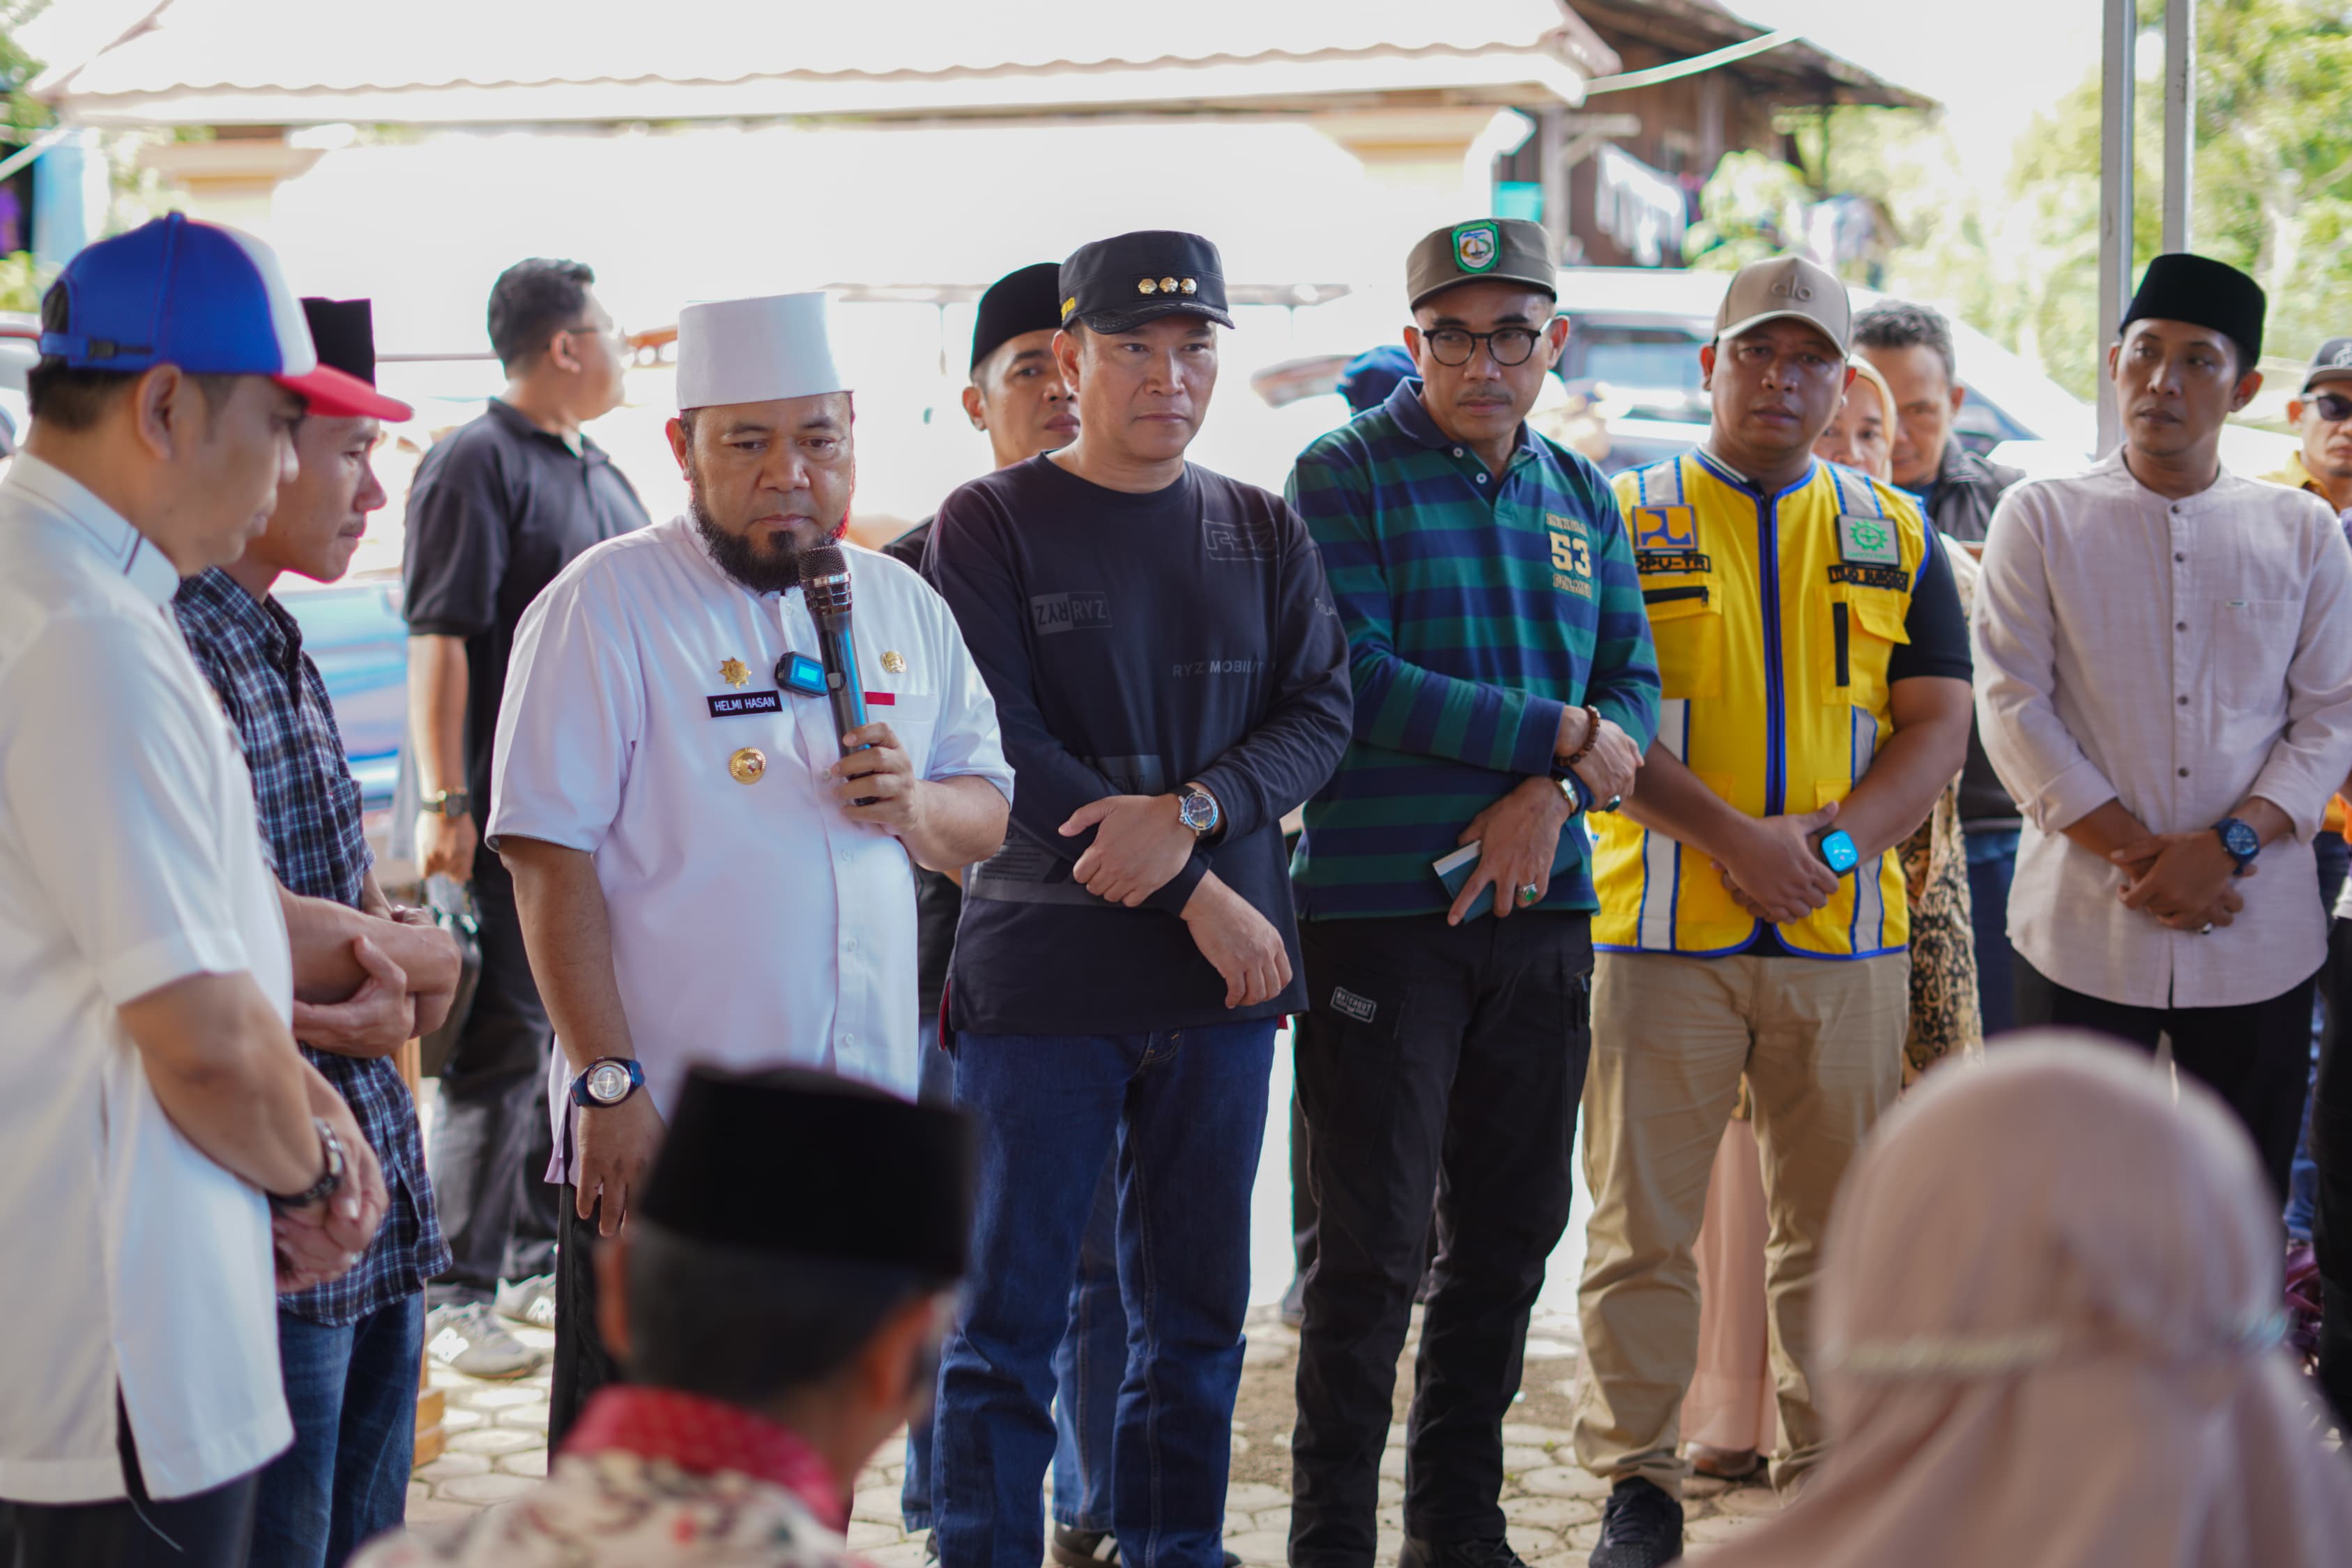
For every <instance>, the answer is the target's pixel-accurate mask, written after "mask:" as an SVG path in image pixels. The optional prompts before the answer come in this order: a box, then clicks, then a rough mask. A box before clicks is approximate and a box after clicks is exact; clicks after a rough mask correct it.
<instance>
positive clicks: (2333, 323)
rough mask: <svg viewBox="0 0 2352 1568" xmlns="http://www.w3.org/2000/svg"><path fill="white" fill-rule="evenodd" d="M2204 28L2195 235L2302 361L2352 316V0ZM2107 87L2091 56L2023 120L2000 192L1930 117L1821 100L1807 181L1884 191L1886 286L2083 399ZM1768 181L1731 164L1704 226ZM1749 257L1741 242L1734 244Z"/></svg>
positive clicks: (2149, 174) (2160, 118) (2143, 178)
mask: <svg viewBox="0 0 2352 1568" xmlns="http://www.w3.org/2000/svg"><path fill="white" fill-rule="evenodd" d="M2163 17H2164V6H2163V0H2140V19H2141V23H2142V25H2143V26H2144V27H2146V28H2147V29H2148V31H2147V32H2146V33H2144V34H2143V36H2142V39H2141V47H2140V54H2141V58H2142V60H2143V63H2144V68H2143V73H2142V76H2141V78H2140V80H2139V83H2138V92H2137V104H2136V110H2137V113H2136V120H2135V130H2136V135H2135V139H2134V141H2135V150H2136V160H2135V170H2134V189H2135V196H2136V200H2135V203H2134V214H2133V215H2134V225H2133V226H2134V247H2135V254H2136V255H2137V259H2138V265H2139V266H2142V267H2144V266H2146V265H2147V260H2148V258H2149V257H2151V256H2155V255H2156V254H2157V252H2158V249H2160V248H2161V243H2162V232H2163V225H2162V211H2163V195H2162V181H2163V146H2164V98H2163V86H2162V81H2161V78H2160V77H2159V76H2158V75H2157V74H2156V72H2155V71H2154V70H2153V68H2152V67H2153V63H2154V62H2155V61H2156V60H2157V59H2158V58H2159V57H2160V55H2161V47H2162V45H2161V37H2162V34H2161V27H2162V23H2163ZM2197 37H2198V42H2197V97H2198V106H2197V161H2196V203H2195V209H2194V212H2193V213H2192V214H2191V220H2190V234H2191V243H2192V244H2193V245H2194V246H2195V247H2196V248H2197V249H2198V250H2200V251H2202V252H2204V253H2205V254H2207V255H2209V256H2218V257H2220V258H2221V259H2222V260H2224V261H2227V262H2230V263H2231V264H2232V265H2233V266H2237V267H2244V268H2245V269H2246V270H2247V271H2248V272H2251V273H2252V274H2253V276H2254V277H2256V278H2258V279H2260V280H2261V282H2262V284H2263V287H2264V288H2265V289H2267V290H2268V291H2269V293H2270V299H2271V316H2270V329H2269V333H2268V340H2269V341H2268V348H2269V351H2270V355H2271V356H2274V357H2275V358H2276V359H2278V360H2279V361H2295V360H2298V359H2302V358H2307V357H2308V356H2309V355H2310V353H2311V352H2312V350H2314V349H2315V348H2316V347H2317V346H2318V343H2319V341H2320V340H2322V339H2324V338H2326V337H2329V336H2332V335H2336V334H2340V333H2344V332H2347V331H2352V0H2200V4H2199V5H2198V17H2197ZM2099 88H2100V83H2099V78H2098V75H2097V73H2096V72H2093V73H2092V74H2091V75H2090V76H2089V77H2087V78H2085V79H2084V82H2083V83H2082V84H2081V85H2080V86H2078V87H2077V88H2075V89H2074V91H2072V92H2070V93H2068V94H2066V95H2065V96H2064V97H2063V98H2062V99H2059V100H2058V101H2057V102H2056V103H2054V104H2052V105H2051V106H2049V107H2048V108H2047V109H2045V110H2042V112H2040V113H2038V114H2036V115H2035V116H2033V118H2032V120H2030V121H2029V122H2027V123H2026V124H2024V125H2023V126H2021V129H2020V134H2019V136H2018V139H2017V150H2016V154H2015V160H2014V162H2013V165H2012V167H2011V172H2010V175H2009V178H2008V181H2007V183H2006V184H2005V186H2003V187H2002V188H2000V189H1998V190H1994V191H1985V190H1980V189H1978V188H1976V187H1975V186H1974V185H1972V184H1971V183H1970V182H1969V180H1968V179H1967V178H1966V177H1965V176H1964V174H1963V173H1962V172H1961V170H1960V166H1959V162H1958V158H1957V156H1956V150H1955V149H1954V148H1953V146H1952V143H1951V139H1950V137H1949V135H1948V133H1947V132H1946V131H1945V130H1944V129H1943V127H1942V126H1941V125H1940V124H1938V123H1937V122H1936V121H1935V120H1933V119H1932V118H1931V117H1928V116H1926V115H1921V114H1916V113H1913V112H1910V111H1906V110H1880V109H1863V108H1846V109H1840V110H1834V111H1832V113H1831V114H1829V115H1828V116H1826V117H1823V116H1821V115H1818V114H1816V113H1812V112H1810V111H1808V112H1806V113H1804V114H1803V115H1801V116H1797V117H1792V118H1791V120H1790V122H1789V124H1788V125H1787V126H1785V127H1784V129H1786V130H1788V131H1790V132H1791V133H1792V134H1793V135H1794V137H1795V139H1796V141H1797V143H1798V145H1799V148H1800V149H1801V153H1802V155H1803V157H1804V159H1805V162H1806V163H1807V165H1808V172H1807V175H1806V176H1805V182H1806V183H1807V185H1808V187H1809V189H1810V190H1811V192H1812V193H1816V194H1825V193H1828V192H1830V191H1832V190H1834V191H1842V192H1852V193H1856V194H1860V195H1866V196H1871V197H1874V198H1876V199H1877V200H1878V201H1879V202H1880V203H1881V204H1882V205H1883V206H1884V207H1885V209H1886V210H1887V211H1888V213H1889V214H1891V215H1892V216H1893V218H1894V220H1895V226H1896V228H1897V229H1898V231H1899V232H1900V243H1899V244H1898V245H1897V246H1896V247H1895V250H1894V252H1893V254H1892V255H1891V256H1889V258H1888V261H1887V271H1886V277H1885V287H1887V288H1888V289H1890V290H1892V291H1895V292H1898V293H1905V294H1911V295H1916V296H1917V297H1919V298H1930V299H1936V300H1940V301H1942V302H1944V303H1946V304H1948V305H1949V306H1951V307H1952V308H1956V309H1958V311H1959V313H1960V314H1961V315H1962V316H1964V317H1965V318H1966V319H1968V320H1969V322H1970V323H1972V324H1973V325H1975V326H1976V327H1977V328H1978V329H1979V330H1982V331H1984V332H1986V333H1988V334H1989V335H1990V336H1991V337H1993V338H1994V339H1996V340H1999V341H2000V342H2002V343H2005V344H2007V345H2008V346H2009V347H2010V348H2011V349H2014V350H2017V351H2018V352H2019V353H2021V354H2023V355H2024V356H2025V357H2027V358H2028V359H2031V360H2034V361H2038V362H2040V363H2041V364H2042V367H2043V368H2044V370H2046V371H2048V372H2049V374H2050V375H2051V376H2052V377H2053V379H2054V380H2056V381H2057V382H2060V383H2061V384H2062V385H2063V386H2065V387H2066V388H2067V389H2068V390H2069V391H2071V392H2075V393H2077V394H2078V395H2080V396H2083V397H2085V398H2088V397H2090V396H2091V395H2092V394H2093V393H2094V392H2095V390H2096V386H2097V380H2098V375H2099V371H2100V366H2101V364H2102V361H2103V360H2104V358H2105V354H2104V350H2105V345H2104V344H2102V343H2101V342H2099V340H2098V336H2099V334H2098V327H2097V316H2098V278H2097V262H2098V254H2099V232H2098V231H2099ZM1763 183H1764V182H1763V180H1762V178H1761V177H1760V176H1759V174H1758V172H1756V171H1753V170H1748V169H1736V168H1734V167H1733V165H1732V163H1731V161H1730V160H1728V159H1727V160H1726V161H1725V165H1724V168H1723V169H1722V170H1721V171H1719V172H1718V173H1717V178H1716V180H1715V181H1714V182H1710V183H1709V186H1708V189H1707V190H1706V193H1703V194H1702V197H1701V206H1702V210H1703V212H1704V213H1705V214H1706V217H1707V218H1708V219H1709V220H1711V222H1712V221H1713V220H1715V219H1716V218H1717V199H1718V191H1717V186H1718V185H1720V186H1721V187H1722V189H1721V192H1720V197H1719V199H1720V202H1721V204H1722V208H1723V211H1724V213H1725V214H1726V218H1725V220H1724V221H1723V222H1722V223H1719V224H1714V225H1713V226H1710V227H1709V228H1707V229H1706V231H1705V232H1704V236H1703V237H1705V238H1706V239H1707V240H1709V241H1711V242H1712V241H1719V240H1730V239H1734V238H1736V237H1738V236H1739V235H1741V233H1742V232H1743V231H1742V230H1740V228H1739V226H1738V224H1737V223H1735V222H1733V221H1731V220H1730V216H1729V214H1733V213H1735V212H1745V213H1749V214H1753V213H1756V212H1759V211H1767V210H1778V206H1777V205H1775V206H1773V207H1769V208H1768V207H1758V206H1743V205H1741V202H1742V199H1743V196H1746V195H1748V194H1752V193H1756V192H1758V191H1759V190H1760V189H1762V187H1763ZM1786 199H1787V198H1786V197H1785V196H1783V197H1780V198H1779V201H1780V203H1782V204H1784V203H1785V201H1786ZM1747 221H1748V225H1749V227H1750V228H1751V229H1752V228H1754V227H1755V226H1756V225H1754V222H1753V219H1752V218H1750V219H1748V220H1747ZM1737 254H1738V253H1737V251H1736V250H1733V249H1731V248H1729V247H1728V246H1727V248H1726V256H1725V258H1726V259H1727V260H1730V258H1731V256H1734V255H1737ZM1741 259H1746V258H1745V257H1744V256H1743V257H1741ZM1731 264H1732V265H1738V262H1737V261H1732V263H1731Z"/></svg>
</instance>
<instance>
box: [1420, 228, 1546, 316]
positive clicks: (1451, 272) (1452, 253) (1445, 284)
mask: <svg viewBox="0 0 2352 1568" xmlns="http://www.w3.org/2000/svg"><path fill="white" fill-rule="evenodd" d="M1496 282H1500V283H1524V284H1526V285H1527V286H1528V287H1530V288H1540V289H1542V290H1543V291H1544V292H1545V293H1546V294H1549V295H1550V296H1551V297H1552V298H1555V299H1557V298H1559V263H1558V262H1557V261H1555V260H1553V259H1552V250H1551V236H1550V235H1548V234H1546V233H1544V231H1543V225H1541V224H1532V223H1529V222H1528V220H1527V219H1525V218H1475V219H1473V220H1472V221H1471V222H1469V223H1466V224H1453V225H1448V226H1447V227H1444V228H1442V229H1437V230H1435V231H1433V232H1432V233H1430V234H1426V235H1423V236H1422V237H1421V241H1420V243H1419V244H1417V245H1415V246H1413V247H1412V254H1411V255H1410V256H1406V257H1405V262H1404V291H1405V296H1406V298H1407V299H1408V300H1409V301H1410V302H1411V304H1412V308H1413V309H1415V310H1418V309H1420V308H1421V307H1422V304H1423V301H1424V300H1427V299H1428V298H1431V297H1432V296H1433V295H1437V294H1443V293H1444V292H1445V290H1447V289H1449V288H1452V287H1456V286H1457V285H1460V284H1465V283H1496Z"/></svg>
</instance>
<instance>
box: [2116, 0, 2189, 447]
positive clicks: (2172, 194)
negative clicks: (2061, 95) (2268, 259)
mask: <svg viewBox="0 0 2352 1568" xmlns="http://www.w3.org/2000/svg"><path fill="white" fill-rule="evenodd" d="M2103 5H2104V7H2105V18H2106V25H2105V47H2104V48H2103V49H2102V50H2101V55H2100V82H2099V345H2098V346H2099V347H2100V349H2102V350H2105V348H2106V347H2107V346H2108V345H2109V344H2111V343H2113V342H2115V341H2116V339H2117V338H2118V337H2119V336H2120V334H2121V331H2122V323H2123V318H2124V310H2125V308H2126V306H2127V305H2128V304H2129V302H2130V300H2131V296H2132V278H2133V274H2134V271H2135V264H2136V262H2137V257H2136V256H2134V255H2133V253H2132V214H2133V192H2132V154H2133V140H2134V139H2133V113H2134V110H2135V108H2136V102H2137V97H2138V90H2139V7H2138V5H2137V0H2103ZM2196 155H2197V0H2165V5H2164V186H2163V197H2164V238H2163V246H2164V248H2165V249H2166V250H2167V251H2177V250H2187V249H2188V248H2189V235H2190V216H2191V213H2192V210H2193V206H2194V202H2195V196H2196V162H2197V156H2196ZM2122 440H2123V428H2122V423H2121V420H2120V418H2119V416H2118V414H2117V412H2116V394H2115V386H2114V383H2112V382H2109V381H2108V380H2107V378H2106V376H2105V373H2104V372H2103V373H2102V374H2101V375H2100V377H2099V451H2100V453H2101V455H2105V454H2106V453H2109V452H2112V451H2114V450H2115V449H2116V446H2117V445H2118V444H2121V442H2122Z"/></svg>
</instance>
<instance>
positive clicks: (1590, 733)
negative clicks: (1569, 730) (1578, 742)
mask: <svg viewBox="0 0 2352 1568" xmlns="http://www.w3.org/2000/svg"><path fill="white" fill-rule="evenodd" d="M1584 717H1585V724H1584V744H1583V745H1582V746H1580V747H1577V748H1576V750H1575V751H1574V752H1572V753H1571V754H1570V756H1569V758H1568V761H1567V764H1566V766H1568V767H1570V768H1573V767H1575V766H1576V765H1577V764H1578V763H1580V762H1581V761H1583V760H1584V759H1585V758H1587V757H1589V756H1591V753H1592V743H1593V742H1594V741H1597V740H1599V739H1600V738H1601V710H1600V709H1599V708H1597V707H1594V706H1592V705H1591V703H1586V704H1585V705H1584Z"/></svg>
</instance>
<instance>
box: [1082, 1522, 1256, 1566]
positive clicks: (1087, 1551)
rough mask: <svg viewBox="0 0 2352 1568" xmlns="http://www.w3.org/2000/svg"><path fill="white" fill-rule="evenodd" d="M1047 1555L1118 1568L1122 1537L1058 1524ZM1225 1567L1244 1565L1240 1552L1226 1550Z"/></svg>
mask: <svg viewBox="0 0 2352 1568" xmlns="http://www.w3.org/2000/svg"><path fill="white" fill-rule="evenodd" d="M1046 1555H1047V1556H1049V1557H1051V1558H1052V1559H1053V1560H1054V1561H1055V1563H1059V1564H1060V1565H1061V1568H1118V1536H1116V1535H1113V1534H1112V1533H1111V1532H1110V1531H1108V1530H1073V1529H1071V1528H1070V1527H1069V1526H1068V1525H1066V1524H1057V1525H1055V1526H1054V1540H1053V1542H1052V1544H1051V1545H1050V1546H1048V1547H1047V1549H1046ZM1225 1568H1242V1560H1241V1555H1240V1553H1238V1552H1226V1553H1225Z"/></svg>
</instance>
